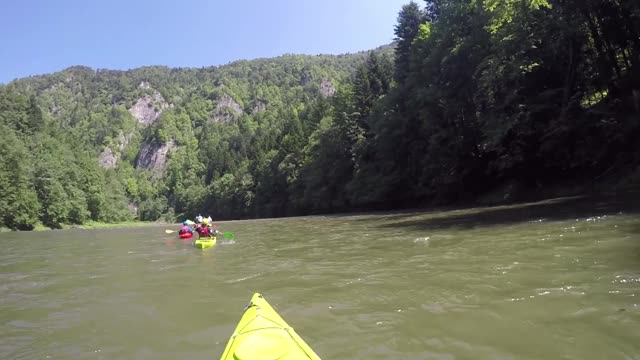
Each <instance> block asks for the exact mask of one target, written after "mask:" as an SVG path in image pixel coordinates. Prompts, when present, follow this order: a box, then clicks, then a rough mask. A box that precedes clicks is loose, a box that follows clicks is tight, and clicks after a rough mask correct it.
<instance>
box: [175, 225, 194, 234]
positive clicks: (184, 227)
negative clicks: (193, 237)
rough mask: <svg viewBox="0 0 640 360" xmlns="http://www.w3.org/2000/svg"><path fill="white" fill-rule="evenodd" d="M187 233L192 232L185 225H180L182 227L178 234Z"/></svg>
mask: <svg viewBox="0 0 640 360" xmlns="http://www.w3.org/2000/svg"><path fill="white" fill-rule="evenodd" d="M188 232H192V231H191V228H190V227H188V226H187V225H182V227H181V228H180V231H179V232H178V234H186V233H188Z"/></svg>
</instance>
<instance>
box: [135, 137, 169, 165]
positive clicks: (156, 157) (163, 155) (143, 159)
mask: <svg viewBox="0 0 640 360" xmlns="http://www.w3.org/2000/svg"><path fill="white" fill-rule="evenodd" d="M175 148H176V145H175V143H174V142H173V140H171V141H169V142H168V143H166V144H156V143H145V144H144V145H142V148H141V149H140V153H138V160H137V161H136V167H137V168H139V169H152V170H157V171H160V172H161V171H163V170H164V168H165V166H166V165H167V154H169V151H171V150H173V149H175Z"/></svg>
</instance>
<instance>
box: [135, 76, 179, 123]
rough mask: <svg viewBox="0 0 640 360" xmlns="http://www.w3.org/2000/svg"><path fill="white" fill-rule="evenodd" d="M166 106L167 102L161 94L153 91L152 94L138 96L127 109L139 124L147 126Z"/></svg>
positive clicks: (167, 105)
mask: <svg viewBox="0 0 640 360" xmlns="http://www.w3.org/2000/svg"><path fill="white" fill-rule="evenodd" d="M147 85H148V84H147ZM141 86H142V84H141ZM168 107H169V104H167V102H166V101H165V100H164V98H163V97H162V95H161V94H160V93H159V92H157V91H155V92H154V93H153V95H145V96H143V97H141V98H139V99H138V101H136V103H135V104H134V105H133V106H132V107H131V109H129V112H130V113H131V115H133V117H135V118H136V119H138V122H139V123H140V124H142V125H144V126H147V125H150V124H152V123H153V122H154V121H156V120H157V119H158V118H159V117H160V114H162V112H163V111H164V110H165V109H166V108H168Z"/></svg>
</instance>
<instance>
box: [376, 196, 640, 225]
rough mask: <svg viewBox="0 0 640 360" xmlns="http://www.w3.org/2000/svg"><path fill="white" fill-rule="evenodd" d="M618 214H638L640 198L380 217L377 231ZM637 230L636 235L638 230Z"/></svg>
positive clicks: (594, 198)
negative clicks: (417, 217)
mask: <svg viewBox="0 0 640 360" xmlns="http://www.w3.org/2000/svg"><path fill="white" fill-rule="evenodd" d="M620 213H622V214H629V213H640V196H639V195H638V194H622V195H617V196H616V195H601V196H585V197H571V198H560V199H552V200H545V201H540V202H535V203H527V204H516V205H506V206H496V207H475V208H469V209H457V210H448V211H447V210H444V211H441V212H433V211H427V212H424V213H422V212H413V213H408V214H398V215H390V216H382V217H381V218H380V220H382V221H381V222H384V223H383V224H380V225H378V227H379V228H410V227H413V228H415V229H417V230H438V229H448V228H463V229H464V228H474V227H482V226H494V225H509V224H516V223H523V222H533V221H540V220H543V221H560V220H571V219H585V218H590V217H598V216H610V215H616V214H620ZM416 215H425V216H424V218H423V219H417V220H416V219H410V218H412V217H415V216H416ZM429 215H431V216H429ZM405 219H406V220H405ZM389 222H391V223H389ZM374 226H375V225H374ZM637 230H638V231H639V232H640V229H637Z"/></svg>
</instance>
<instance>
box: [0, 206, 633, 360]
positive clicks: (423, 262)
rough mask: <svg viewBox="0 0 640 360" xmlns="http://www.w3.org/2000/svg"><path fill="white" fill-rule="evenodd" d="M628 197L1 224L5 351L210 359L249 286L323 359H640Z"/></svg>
mask: <svg viewBox="0 0 640 360" xmlns="http://www.w3.org/2000/svg"><path fill="white" fill-rule="evenodd" d="M635 210H637V209H636V208H635V205H634V203H633V201H620V199H615V198H613V199H611V198H608V199H604V200H602V199H586V200H585V199H582V200H575V199H564V200H556V201H547V202H543V203H536V204H528V205H526V206H516V207H496V208H476V209H463V210H450V211H444V212H403V213H386V214H376V215H350V216H318V217H306V218H290V219H276V220H255V221H237V222H226V223H225V222H223V223H219V225H218V227H219V228H220V230H222V231H225V232H233V233H234V234H235V242H233V243H227V244H221V245H219V246H216V247H215V248H213V249H209V250H205V251H202V250H198V249H194V248H192V247H190V246H189V245H188V244H185V243H183V241H182V240H180V239H178V238H177V236H176V235H167V234H165V233H164V230H165V229H166V227H144V228H129V229H115V230H112V229H110V230H69V231H50V232H39V233H9V234H6V233H5V234H0V241H1V242H2V245H3V247H2V248H3V249H2V252H1V253H0V309H1V311H0V354H2V358H5V359H216V358H219V356H220V354H221V353H222V350H223V349H224V346H225V344H226V342H227V339H228V337H229V336H230V335H231V333H232V332H233V329H234V327H235V325H236V323H237V321H238V320H239V318H240V315H241V313H242V309H243V307H244V306H245V305H246V303H247V302H248V301H249V299H250V297H251V295H252V294H253V293H254V292H261V293H263V294H264V295H265V297H266V298H267V300H268V301H269V302H270V303H271V304H272V305H274V307H275V308H276V309H277V310H278V311H279V312H280V314H281V315H282V316H283V317H284V318H285V320H287V321H288V322H289V323H290V324H291V325H292V326H293V327H295V328H296V330H297V331H298V333H299V334H300V335H301V336H302V337H303V338H304V339H305V340H306V341H307V342H308V343H309V344H310V346H311V347H312V348H314V350H315V351H316V352H317V353H318V354H319V355H320V356H321V357H322V358H324V359H400V358H402V359H551V358H554V359H640V336H639V335H640V221H639V220H638V216H637V215H636V211H635Z"/></svg>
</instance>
